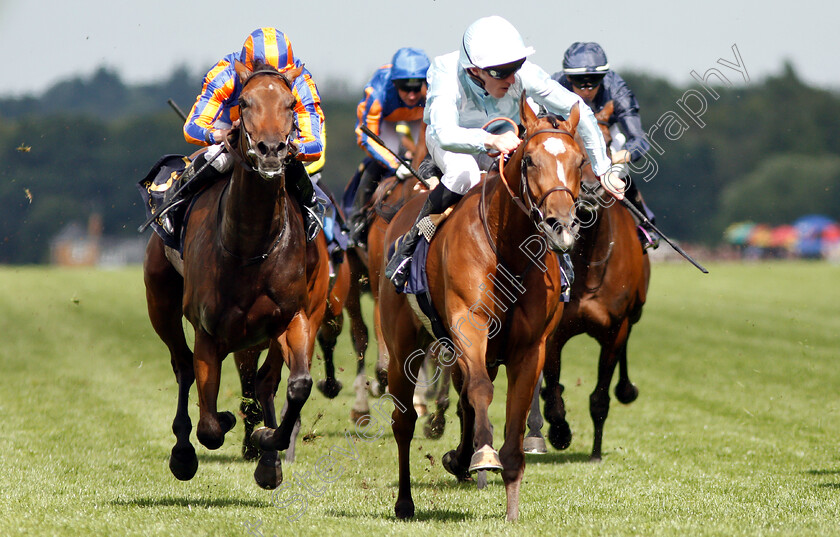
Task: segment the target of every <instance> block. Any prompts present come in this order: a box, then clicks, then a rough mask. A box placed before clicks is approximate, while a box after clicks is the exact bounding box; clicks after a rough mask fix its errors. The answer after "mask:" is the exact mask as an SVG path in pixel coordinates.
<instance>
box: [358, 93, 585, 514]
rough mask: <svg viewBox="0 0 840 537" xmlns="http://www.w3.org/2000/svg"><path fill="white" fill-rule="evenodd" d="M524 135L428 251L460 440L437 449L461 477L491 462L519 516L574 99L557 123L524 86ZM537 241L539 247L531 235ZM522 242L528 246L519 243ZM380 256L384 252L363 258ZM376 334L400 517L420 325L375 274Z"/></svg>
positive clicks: (557, 289)
mask: <svg viewBox="0 0 840 537" xmlns="http://www.w3.org/2000/svg"><path fill="white" fill-rule="evenodd" d="M520 116H521V118H522V121H523V124H524V126H525V129H526V133H525V139H524V140H523V142H522V143H521V144H520V145H519V147H518V148H517V150H516V151H515V152H514V153H513V154H512V155H511V157H510V159H509V161H508V162H507V164H506V165H504V166H503V170H502V172H495V173H491V175H489V176H488V177H487V178H486V179H485V180H484V181H482V182H481V183H480V184H479V185H477V186H476V187H475V188H473V189H471V190H470V191H469V192H468V193H467V194H466V196H464V198H463V199H462V200H461V201H460V202H459V203H458V205H457V206H456V207H455V209H454V210H453V211H452V213H451V215H450V216H449V218H448V219H447V220H446V221H445V223H444V224H443V225H442V226H441V227H440V228H439V229H438V230H437V232H436V237H435V238H434V240H432V242H431V244H430V246H429V252H428V258H427V271H428V284H429V289H430V295H431V301H432V304H433V306H434V308H435V310H436V311H437V312H438V314H439V316H440V318H441V319H442V321H443V324H444V325H445V326H446V327H449V328H448V330H447V333H448V337H447V338H445V339H441V340H439V343H441V344H443V345H444V346H446V347H449V348H450V349H451V350H452V352H453V353H454V356H455V359H454V362H455V364H456V365H453V367H452V380H453V382H454V384H455V387H456V390H457V391H458V392H459V395H460V399H459V418H460V420H461V441H460V444H459V445H458V447H457V449H455V450H453V451H450V452H448V453H447V454H446V455H444V457H443V458H442V464H443V466H444V468H446V470H447V471H449V472H450V473H452V474H453V475H455V476H456V477H457V478H458V479H459V480H463V479H466V478H468V477H469V474H470V473H471V472H478V471H482V470H491V471H500V470H501V472H502V479H503V480H504V483H505V491H506V496H507V508H506V516H507V519H508V520H515V519H517V518H518V516H519V489H520V485H521V482H522V476H523V473H524V469H525V455H524V452H523V449H522V442H523V436H524V433H525V421H526V417H527V413H528V408H529V406H530V404H531V396H532V394H533V393H534V388H535V386H536V384H537V379H538V378H539V375H540V371H541V370H542V367H543V361H544V359H545V352H546V342H547V339H548V337H549V336H550V335H551V334H552V333H553V331H554V329H555V327H556V326H557V323H558V322H559V320H560V317H561V315H562V313H563V302H562V290H561V272H560V268H559V264H558V261H557V258H556V256H555V255H553V254H551V253H548V251H549V249H550V250H556V251H560V250H564V249H568V248H570V247H571V246H572V243H573V241H574V236H573V234H572V231H571V226H572V225H573V221H574V217H575V208H574V207H575V201H576V199H577V196H578V193H579V190H580V179H581V166H582V165H583V162H584V156H583V154H582V153H581V151H580V149H579V147H578V145H577V143H575V139H574V135H575V130H576V127H577V124H578V120H579V109H578V108H577V106H575V108H573V109H572V112H571V114H570V117H569V119H568V121H566V122H560V121H558V120H557V118H554V117H550V118H546V117H540V118H538V117H537V116H536V115H535V114H534V112H533V111H532V110H531V108H530V106H528V104H527V103H526V101H525V95H524V94H523V95H522V100H521V101H520ZM424 201H425V198H424V196H422V195H421V196H416V197H415V198H413V199H412V200H411V201H409V202H408V203H407V204H406V206H405V207H404V208H403V209H402V210H401V211H400V212H399V213H398V214H397V215H396V217H395V218H394V220H393V221H392V222H391V224H390V226H389V227H388V230H387V233H386V237H385V239H386V244H390V243H392V242H393V241H395V240H396V239H397V238H398V237H399V236H401V235H402V234H403V233H405V232H406V231H407V230H408V229H409V228H410V227H411V226H412V225H413V223H414V221H415V218H416V215H417V213H418V212H419V210H420V208H421V206H422V204H423V202H424ZM536 244H539V245H541V248H536V251H534V245H536ZM526 252H527V253H526ZM370 263H371V264H374V263H376V265H377V266H379V267H384V264H385V257H384V256H383V257H382V258H379V259H373V258H371V260H370ZM379 301H380V312H381V318H382V319H383V320H387V322H384V323H383V324H382V333H383V336H384V340H385V344H386V346H387V348H388V351H389V354H390V361H389V365H388V387H389V390H390V392H391V394H392V395H393V396H394V398H395V400H394V402H395V406H396V408H395V410H394V412H393V413H392V428H393V431H394V437H395V439H396V442H397V446H398V451H399V491H398V496H397V501H396V505H395V507H394V511H395V513H396V516H397V517H398V518H408V517H411V516H413V515H414V501H413V499H412V497H411V476H410V445H411V440H412V437H413V435H414V427H415V423H416V420H417V413H416V411H415V410H414V408H413V406H412V405H411V404H410V403H411V398H412V395H413V393H414V388H415V386H414V382H413V379H416V378H417V371H418V369H419V366H420V360H415V359H414V358H415V357H416V356H417V352H416V350H417V349H418V346H417V345H418V342H420V341H423V339H424V338H425V337H427V334H426V332H425V329H424V328H423V325H422V323H421V322H420V320H419V318H418V316H417V315H416V314H415V313H414V311H413V309H412V306H411V304H410V301H409V300H408V298H407V297H406V295H403V294H398V293H397V292H396V290H395V289H394V286H393V285H392V284H391V282H390V281H388V280H386V279H384V278H383V279H381V280H380V283H379ZM500 365H505V366H506V371H507V378H508V392H507V402H506V426H505V441H504V444H503V445H502V448H501V450H500V451H499V452H497V451H496V450H495V449H493V447H492V444H493V435H492V430H491V424H490V420H489V417H488V407H489V405H490V402H491V400H492V398H493V379H494V378H495V377H496V374H497V373H498V369H499V366H500Z"/></svg>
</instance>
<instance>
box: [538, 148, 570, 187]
mask: <svg viewBox="0 0 840 537" xmlns="http://www.w3.org/2000/svg"><path fill="white" fill-rule="evenodd" d="M543 147H544V148H545V150H546V151H548V152H549V153H551V154H552V155H554V156H555V157H556V156H557V155H560V154H562V153H565V152H566V146H565V145H563V140H561V139H560V138H549V139H548V140H546V141H544V142H543ZM564 171H565V170H563V166H561V165H560V163H559V162H558V163H557V178H558V179H559V180H560V184H561V185H565V184H566V176H565V173H564Z"/></svg>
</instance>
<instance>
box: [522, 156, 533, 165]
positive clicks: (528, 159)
mask: <svg viewBox="0 0 840 537" xmlns="http://www.w3.org/2000/svg"><path fill="white" fill-rule="evenodd" d="M522 164H524V165H525V166H527V167H529V168H530V167H532V166H533V165H534V161H533V160H532V159H531V156H530V155H525V156H524V157H522Z"/></svg>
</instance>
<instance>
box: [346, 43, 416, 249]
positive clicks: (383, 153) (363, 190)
mask: <svg viewBox="0 0 840 537" xmlns="http://www.w3.org/2000/svg"><path fill="white" fill-rule="evenodd" d="M428 70H429V58H428V56H426V53H425V52H423V51H422V50H420V49H417V48H410V47H404V48H401V49H399V50H398V51H397V52H396V53H395V54H394V57H393V59H392V60H391V63H389V64H387V65H384V66H382V67H380V68H379V69H378V70H377V71H376V73H374V75H373V77H372V78H371V79H370V82H368V83H367V85H366V86H365V96H364V98H363V99H362V100H361V102H359V105H358V106H357V107H356V117H357V120H356V140H357V142H358V144H359V146H360V147H361V148H362V149H364V150H365V153H367V155H368V156H367V158H365V160H364V162H363V163H362V165H361V166H360V171H359V177H358V186H357V187H356V191H355V198H354V200H353V211H352V212H353V214H352V216H351V221H352V237H353V240H354V242H355V243H356V244H362V243H363V242H364V240H365V236H366V235H367V219H366V217H365V214H364V213H365V211H364V207H365V205H366V204H367V202H368V200H369V199H370V196H371V195H372V194H373V191H374V190H376V186H377V185H378V184H379V181H380V180H381V179H382V178H383V177H390V176H393V175H399V176H400V178H405V177H408V175H409V174H410V172H409V171H408V170H407V169H406V168H405V166H401V165H400V163H399V161H398V160H397V159H396V157H394V155H393V154H392V153H391V152H390V151H389V150H388V149H386V148H385V147H382V146H381V145H379V144H378V143H376V142H375V141H374V140H373V139H371V138H370V137H369V136H368V135H367V134H365V133H364V132H363V131H362V129H361V126H362V125H365V126H367V127H368V128H369V129H370V130H371V131H372V132H373V133H374V134H376V135H378V136H379V137H380V138H381V139H382V141H383V142H385V144H386V145H387V146H388V147H389V148H390V149H392V150H397V148H399V147H400V143H401V138H402V135H401V134H400V133H398V132H397V124H398V123H402V124H405V125H406V126H407V127H408V129H409V134H410V137H411V139H412V140H413V141H417V140H419V139H420V136H422V135H423V132H422V131H423V130H425V129H423V128H422V127H423V125H422V124H423V107H424V106H425V104H426V71H428ZM421 156H422V155H421ZM355 182H356V181H354V183H355Z"/></svg>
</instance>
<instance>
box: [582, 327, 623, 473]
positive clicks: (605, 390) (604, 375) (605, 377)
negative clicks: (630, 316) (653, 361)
mask: <svg viewBox="0 0 840 537" xmlns="http://www.w3.org/2000/svg"><path fill="white" fill-rule="evenodd" d="M629 324H630V323H629V321H628V320H627V319H624V321H623V322H622V323H621V325H620V326H619V327H618V329H617V330H616V331H612V330H611V331H610V332H609V333H608V336H607V337H606V338H604V340H603V341H601V342H600V343H601V355H600V357H599V358H598V382H597V383H596V385H595V390H593V392H592V394H590V396H589V414H590V416H592V424H593V426H594V438H593V442H592V455H591V457H590V459H591V460H592V461H600V460H601V443H602V441H603V437H604V423H605V422H606V421H607V415H608V414H609V412H610V383H611V382H612V377H613V373H614V372H615V365H616V362H617V356H616V355H617V351H618V349H619V348H620V347H621V346H622V345H624V343H625V342H626V341H627V334H628V330H629Z"/></svg>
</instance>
